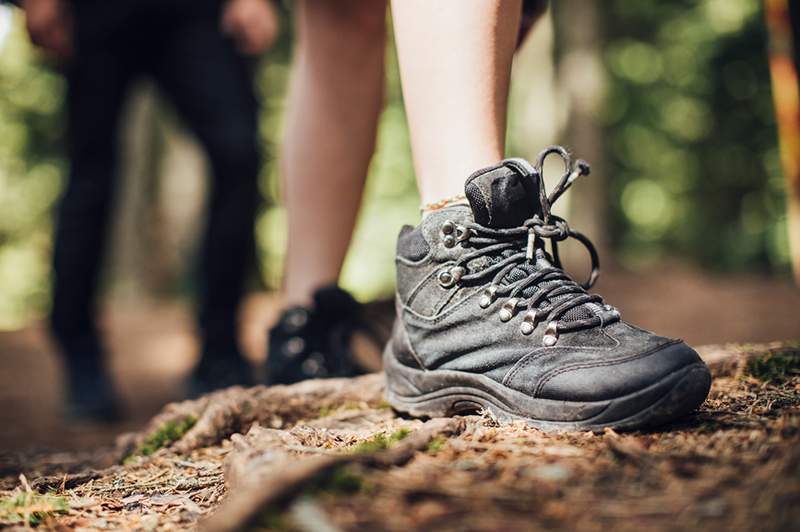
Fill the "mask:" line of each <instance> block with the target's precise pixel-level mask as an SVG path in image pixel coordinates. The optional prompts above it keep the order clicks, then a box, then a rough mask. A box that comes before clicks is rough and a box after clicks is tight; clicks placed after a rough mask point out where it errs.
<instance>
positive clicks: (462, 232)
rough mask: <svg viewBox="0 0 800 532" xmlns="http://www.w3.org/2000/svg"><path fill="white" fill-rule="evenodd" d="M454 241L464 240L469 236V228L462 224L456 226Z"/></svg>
mask: <svg viewBox="0 0 800 532" xmlns="http://www.w3.org/2000/svg"><path fill="white" fill-rule="evenodd" d="M455 234H456V242H466V241H467V240H469V237H470V230H469V229H467V228H466V227H464V226H463V225H457V226H456V233H455Z"/></svg>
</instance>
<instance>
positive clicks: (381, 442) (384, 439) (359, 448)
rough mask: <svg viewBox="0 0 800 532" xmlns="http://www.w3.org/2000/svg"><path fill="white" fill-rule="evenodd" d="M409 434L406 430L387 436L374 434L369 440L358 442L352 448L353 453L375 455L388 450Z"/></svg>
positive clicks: (399, 430)
mask: <svg viewBox="0 0 800 532" xmlns="http://www.w3.org/2000/svg"><path fill="white" fill-rule="evenodd" d="M410 433H411V431H410V430H408V429H398V430H396V431H394V432H393V433H391V434H389V435H388V436H387V435H386V434H384V433H380V434H375V435H374V436H372V437H371V438H369V439H366V440H364V441H362V442H359V444H358V445H356V446H355V447H354V448H353V452H354V453H375V452H378V451H383V450H384V449H388V448H389V447H391V446H392V445H393V444H395V443H397V442H399V441H400V440H402V439H403V438H405V437H406V436H408V435H409V434H410Z"/></svg>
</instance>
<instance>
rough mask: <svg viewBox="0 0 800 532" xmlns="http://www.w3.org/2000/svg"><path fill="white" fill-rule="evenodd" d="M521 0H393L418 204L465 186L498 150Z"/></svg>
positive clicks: (498, 154)
mask: <svg viewBox="0 0 800 532" xmlns="http://www.w3.org/2000/svg"><path fill="white" fill-rule="evenodd" d="M520 15H521V0H472V1H470V2H465V1H464V0H436V1H435V2H431V1H430V0H393V2H392V17H393V19H394V27H395V39H396V42H397V53H398V57H399V60H400V75H401V79H402V84H403V96H404V100H405V105H406V113H407V115H408V123H409V127H410V130H411V145H412V151H413V154H414V166H415V169H416V173H417V183H418V184H419V189H420V196H421V199H422V203H423V204H428V203H432V202H436V201H439V200H442V199H445V198H449V197H453V196H457V195H460V194H462V193H463V189H464V178H465V177H466V176H468V175H469V174H470V173H471V172H473V171H474V170H475V169H477V168H483V167H485V166H488V165H490V164H494V163H496V162H497V161H499V160H500V159H502V158H503V152H504V150H505V134H506V130H505V128H506V104H507V101H508V87H509V79H510V75H511V60H512V58H513V55H514V49H515V47H516V44H517V39H518V35H519V23H520Z"/></svg>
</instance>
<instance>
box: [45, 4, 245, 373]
mask: <svg viewBox="0 0 800 532" xmlns="http://www.w3.org/2000/svg"><path fill="white" fill-rule="evenodd" d="M73 7H74V10H75V13H74V18H75V21H76V57H75V58H74V61H73V62H72V64H71V65H70V66H69V71H68V75H67V83H68V89H67V90H68V96H67V98H68V102H67V105H68V143H69V158H70V162H71V169H70V175H69V183H68V185H67V188H66V192H65V194H64V197H63V199H62V202H61V206H60V211H59V215H58V221H57V229H56V237H55V251H54V271H55V286H54V299H53V309H52V314H51V325H52V329H53V332H54V334H55V336H56V339H57V340H58V342H59V343H60V344H61V347H62V348H63V350H64V351H65V353H66V355H67V356H68V357H69V358H70V359H71V361H73V362H75V363H80V361H81V360H84V359H86V358H87V357H93V356H99V354H100V348H99V343H98V341H97V334H96V331H95V325H94V300H95V295H96V288H97V277H98V272H99V266H100V261H101V258H102V256H103V250H104V247H105V240H106V236H107V228H108V218H109V206H110V202H111V199H112V191H113V188H114V176H115V171H116V162H117V157H116V150H117V129H118V122H119V116H120V108H121V106H122V104H123V100H124V98H125V95H126V93H127V90H128V88H129V87H130V86H131V82H132V81H133V80H134V78H136V77H138V76H140V75H148V76H151V77H152V78H153V79H155V81H156V82H157V84H158V86H159V87H160V89H161V90H162V92H163V93H165V94H166V96H167V97H168V98H169V99H170V100H171V101H172V103H173V104H174V106H175V107H176V108H177V110H178V111H179V113H180V115H181V117H182V118H183V120H184V121H185V123H186V124H187V125H188V126H189V127H190V128H191V129H192V130H193V132H194V133H195V134H196V136H197V137H198V138H199V140H200V142H201V143H202V145H203V147H204V148H205V150H206V152H207V154H208V157H209V160H210V163H211V168H212V172H213V182H212V186H211V196H210V206H209V208H210V212H209V216H208V225H207V228H206V232H205V242H204V245H203V251H202V257H201V260H202V266H201V267H202V275H201V282H200V290H201V294H200V311H199V322H200V327H201V330H202V333H203V340H204V344H205V351H206V352H209V351H211V352H230V351H231V350H234V351H235V349H236V342H235V338H236V311H237V307H238V304H239V301H240V298H241V293H242V289H243V286H242V285H243V278H244V276H245V272H246V269H247V267H248V265H249V262H250V259H251V258H252V257H253V256H254V252H253V250H254V234H253V225H254V215H255V208H256V198H257V195H258V194H257V184H256V178H257V174H258V171H259V166H260V156H259V150H258V148H257V104H256V99H255V96H254V93H253V77H252V72H251V68H250V66H251V65H250V64H249V63H248V61H247V60H246V59H245V58H243V57H241V56H240V55H239V54H238V53H237V52H236V50H235V49H234V47H233V45H232V43H231V42H230V41H229V39H228V38H226V37H225V36H223V35H222V34H221V33H220V30H219V8H220V3H219V2H215V1H213V0H212V1H204V0H193V1H191V2H189V1H186V0H183V1H181V0H156V1H153V0H127V1H115V0H83V1H80V0H78V1H76V2H75V3H74V4H73Z"/></svg>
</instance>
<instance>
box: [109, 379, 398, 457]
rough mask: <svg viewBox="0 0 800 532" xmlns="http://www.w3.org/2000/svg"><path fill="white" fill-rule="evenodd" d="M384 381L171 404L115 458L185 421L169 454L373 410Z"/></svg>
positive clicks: (317, 384) (331, 382)
mask: <svg viewBox="0 0 800 532" xmlns="http://www.w3.org/2000/svg"><path fill="white" fill-rule="evenodd" d="M383 382H384V381H383V375H382V374H372V375H365V376H363V377H356V378H352V379H324V380H309V381H304V382H300V383H297V384H292V385H289V386H271V387H266V386H256V387H253V388H247V389H245V388H241V387H238V386H237V387H233V388H227V389H225V390H220V391H218V392H214V393H212V394H209V395H206V396H203V397H201V398H199V399H196V400H191V401H183V402H179V403H172V404H169V405H167V406H166V407H164V410H163V411H162V412H161V413H160V414H158V415H157V416H155V417H154V418H153V419H152V420H151V421H150V423H148V425H147V427H146V428H145V429H144V430H143V431H141V432H138V433H135V434H126V435H123V436H121V437H120V438H119V439H118V441H117V454H118V459H119V460H122V459H124V458H125V457H126V456H129V455H131V454H136V452H137V449H140V448H141V447H142V444H143V443H144V442H145V441H146V440H147V438H148V436H149V435H152V434H154V433H156V432H158V431H159V430H162V428H163V427H165V426H167V425H168V424H169V423H173V424H180V423H182V422H183V421H185V420H186V419H189V418H193V419H196V422H195V423H194V425H193V426H192V427H191V428H190V429H189V430H188V431H187V432H186V433H185V434H184V435H182V437H181V438H180V439H179V440H177V441H174V442H170V443H169V445H168V447H169V449H170V451H171V452H175V453H188V452H190V451H192V450H194V449H198V448H201V447H209V446H212V445H216V444H218V443H219V442H221V441H222V440H224V439H225V438H228V437H230V436H231V435H232V434H235V433H242V432H246V431H247V430H248V429H249V428H250V426H251V425H253V424H254V423H258V424H260V425H264V426H268V427H272V428H276V429H277V428H284V427H288V426H291V425H293V424H295V423H297V422H298V421H300V420H302V419H312V418H317V417H319V416H320V412H324V411H331V410H335V409H337V408H341V407H345V406H348V405H354V406H356V407H359V408H369V407H375V406H377V405H378V404H379V403H380V402H381V400H382V397H383Z"/></svg>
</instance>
